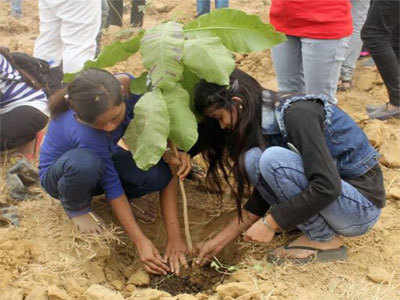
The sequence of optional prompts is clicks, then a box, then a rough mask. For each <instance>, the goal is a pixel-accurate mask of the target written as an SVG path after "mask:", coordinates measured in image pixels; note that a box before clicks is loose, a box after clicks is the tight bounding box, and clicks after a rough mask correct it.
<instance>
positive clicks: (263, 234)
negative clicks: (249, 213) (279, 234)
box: [243, 218, 275, 244]
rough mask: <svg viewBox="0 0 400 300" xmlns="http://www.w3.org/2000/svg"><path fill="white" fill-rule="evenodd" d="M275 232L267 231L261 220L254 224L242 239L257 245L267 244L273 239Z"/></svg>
mask: <svg viewBox="0 0 400 300" xmlns="http://www.w3.org/2000/svg"><path fill="white" fill-rule="evenodd" d="M274 235H275V232H273V231H271V230H270V229H268V227H267V226H265V224H264V223H263V220H262V218H261V219H259V220H258V221H257V222H255V223H254V224H253V225H252V226H251V227H250V228H249V229H247V231H246V232H245V234H244V236H243V239H244V240H245V241H253V242H258V243H265V244H266V243H269V242H271V240H272V239H273V238H274Z"/></svg>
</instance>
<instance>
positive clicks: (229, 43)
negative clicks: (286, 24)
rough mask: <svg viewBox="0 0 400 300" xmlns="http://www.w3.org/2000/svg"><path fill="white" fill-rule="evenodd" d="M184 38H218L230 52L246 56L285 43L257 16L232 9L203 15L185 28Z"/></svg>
mask: <svg viewBox="0 0 400 300" xmlns="http://www.w3.org/2000/svg"><path fill="white" fill-rule="evenodd" d="M184 32H185V37H187V38H198V37H205V36H206V37H208V36H218V37H219V38H220V39H221V41H222V43H223V44H224V45H225V47H227V48H228V49H229V50H231V51H233V52H238V53H249V52H252V51H261V50H265V49H268V48H271V47H273V46H275V45H277V44H279V43H281V42H284V41H285V40H286V36H285V35H284V34H282V33H279V32H277V31H275V29H274V27H273V26H272V25H270V24H265V23H263V22H262V21H261V19H260V18H259V17H258V16H255V15H248V14H246V13H244V12H242V11H239V10H234V9H216V10H214V11H212V12H211V13H209V14H205V15H202V16H200V17H198V18H196V19H195V20H194V21H192V22H190V23H188V24H186V25H185V27H184Z"/></svg>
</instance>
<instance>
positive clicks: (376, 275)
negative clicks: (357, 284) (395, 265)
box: [367, 267, 392, 284]
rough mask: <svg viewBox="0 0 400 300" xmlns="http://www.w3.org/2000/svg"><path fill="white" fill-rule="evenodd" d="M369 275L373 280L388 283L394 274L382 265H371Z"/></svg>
mask: <svg viewBox="0 0 400 300" xmlns="http://www.w3.org/2000/svg"><path fill="white" fill-rule="evenodd" d="M367 277H368V278H369V279H370V280H372V281H373V282H376V283H386V284H387V283H389V282H390V281H391V279H392V275H391V274H390V273H389V272H388V271H386V270H385V269H383V268H380V267H369V268H368V274H367Z"/></svg>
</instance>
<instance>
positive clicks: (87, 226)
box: [71, 213, 103, 233]
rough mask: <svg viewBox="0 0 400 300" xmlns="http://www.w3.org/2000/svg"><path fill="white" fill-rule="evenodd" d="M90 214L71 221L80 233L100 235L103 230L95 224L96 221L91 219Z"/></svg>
mask: <svg viewBox="0 0 400 300" xmlns="http://www.w3.org/2000/svg"><path fill="white" fill-rule="evenodd" d="M90 214H91V213H87V214H84V215H81V216H77V217H73V218H71V221H72V223H74V225H75V226H76V227H77V228H78V230H79V231H81V232H82V233H101V232H102V230H103V229H102V228H101V225H100V224H99V223H98V222H97V220H98V219H97V218H96V219H95V218H93V217H92V216H91V215H90Z"/></svg>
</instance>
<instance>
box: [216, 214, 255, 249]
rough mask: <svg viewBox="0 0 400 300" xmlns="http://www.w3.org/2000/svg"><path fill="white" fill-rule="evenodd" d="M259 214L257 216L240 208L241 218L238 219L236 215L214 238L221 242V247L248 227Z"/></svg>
mask: <svg viewBox="0 0 400 300" xmlns="http://www.w3.org/2000/svg"><path fill="white" fill-rule="evenodd" d="M259 219H260V216H257V215H255V214H253V213H251V212H249V211H247V210H242V220H241V221H239V216H236V217H235V218H234V219H233V220H232V221H231V222H230V223H229V224H228V225H227V226H226V227H225V228H224V229H223V230H222V231H221V232H220V233H219V234H218V235H217V236H216V237H215V238H214V239H215V240H217V241H218V242H219V243H220V244H221V246H222V247H221V248H223V247H225V246H226V245H227V244H229V243H230V242H232V241H233V240H234V239H235V238H237V237H238V236H239V235H240V234H241V233H242V232H245V231H246V230H247V229H249V228H250V226H251V225H253V224H254V223H255V222H257V220H259Z"/></svg>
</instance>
